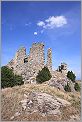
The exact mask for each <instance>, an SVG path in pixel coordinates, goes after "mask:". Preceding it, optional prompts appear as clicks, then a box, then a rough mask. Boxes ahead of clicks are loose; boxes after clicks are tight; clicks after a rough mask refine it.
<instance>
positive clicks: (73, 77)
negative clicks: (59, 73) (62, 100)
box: [67, 71, 76, 82]
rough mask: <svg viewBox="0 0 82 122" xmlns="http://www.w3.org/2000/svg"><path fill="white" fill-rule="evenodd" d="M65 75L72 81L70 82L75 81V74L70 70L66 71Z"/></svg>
mask: <svg viewBox="0 0 82 122" xmlns="http://www.w3.org/2000/svg"><path fill="white" fill-rule="evenodd" d="M67 77H68V78H69V79H70V80H71V81H72V82H75V78H76V76H75V74H74V73H73V72H72V71H68V73H67Z"/></svg>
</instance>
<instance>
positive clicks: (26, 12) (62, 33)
mask: <svg viewBox="0 0 82 122" xmlns="http://www.w3.org/2000/svg"><path fill="white" fill-rule="evenodd" d="M80 9H81V7H80V2H55V1H54V2H15V1H14V2H2V5H1V16H2V23H1V24H2V30H1V31H2V65H6V64H7V63H8V62H9V61H10V60H11V59H12V58H13V57H14V55H15V52H16V51H17V50H18V49H19V47H21V46H24V47H26V49H27V54H28V53H29V48H30V47H31V45H32V43H33V42H43V43H44V44H45V57H46V55H47V49H48V48H49V47H50V48H52V59H53V69H57V67H58V66H59V65H60V63H61V62H65V63H67V64H68V70H72V71H74V73H75V74H76V76H77V79H80V77H81V61H80V60H81V59H80V57H81V50H80V41H81V38H80V35H81V32H80Z"/></svg>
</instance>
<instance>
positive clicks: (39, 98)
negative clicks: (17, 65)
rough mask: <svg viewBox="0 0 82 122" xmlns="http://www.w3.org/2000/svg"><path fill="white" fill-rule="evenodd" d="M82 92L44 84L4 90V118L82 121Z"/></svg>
mask: <svg viewBox="0 0 82 122" xmlns="http://www.w3.org/2000/svg"><path fill="white" fill-rule="evenodd" d="M80 98H81V97H80V93H79V92H74V93H73V92H70V93H69V92H65V91H61V90H59V89H57V88H56V87H52V86H49V85H48V84H47V82H46V83H42V84H25V85H21V86H15V87H13V88H5V89H2V90H1V106H2V108H1V119H2V120H4V121H5V120H6V121H11V120H12V121H23V120H26V121H27V120H28V121H49V120H52V121H55V120H80Z"/></svg>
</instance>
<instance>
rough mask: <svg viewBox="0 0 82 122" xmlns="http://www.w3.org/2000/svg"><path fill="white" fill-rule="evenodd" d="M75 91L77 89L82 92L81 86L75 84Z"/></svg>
mask: <svg viewBox="0 0 82 122" xmlns="http://www.w3.org/2000/svg"><path fill="white" fill-rule="evenodd" d="M74 89H75V90H76V91H80V86H79V84H78V83H75V85H74Z"/></svg>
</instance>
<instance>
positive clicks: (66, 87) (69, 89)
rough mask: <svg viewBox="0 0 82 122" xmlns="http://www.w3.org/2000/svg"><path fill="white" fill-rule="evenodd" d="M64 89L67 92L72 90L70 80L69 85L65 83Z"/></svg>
mask: <svg viewBox="0 0 82 122" xmlns="http://www.w3.org/2000/svg"><path fill="white" fill-rule="evenodd" d="M64 90H65V91H67V92H71V87H70V85H69V83H68V82H67V85H65V87H64Z"/></svg>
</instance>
